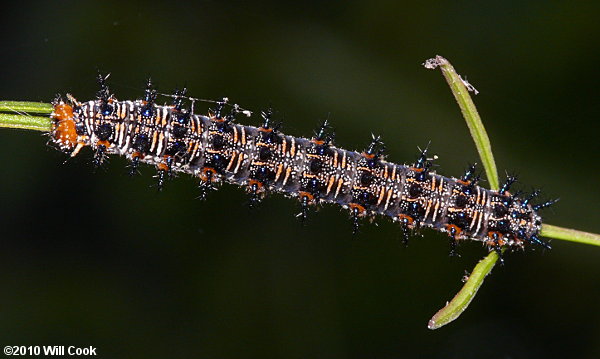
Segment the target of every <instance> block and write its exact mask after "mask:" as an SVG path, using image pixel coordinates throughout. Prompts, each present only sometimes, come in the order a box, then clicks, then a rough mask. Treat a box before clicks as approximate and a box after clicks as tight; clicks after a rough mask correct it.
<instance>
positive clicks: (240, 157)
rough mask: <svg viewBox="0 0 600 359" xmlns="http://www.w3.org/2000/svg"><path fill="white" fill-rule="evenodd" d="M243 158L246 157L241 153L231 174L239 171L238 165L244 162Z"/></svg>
mask: <svg viewBox="0 0 600 359" xmlns="http://www.w3.org/2000/svg"><path fill="white" fill-rule="evenodd" d="M245 157H246V155H245V154H244V153H243V152H242V153H240V155H239V156H238V163H237V165H236V166H235V170H234V171H233V173H237V172H238V171H239V170H240V165H241V164H242V161H243V160H244V158H245Z"/></svg>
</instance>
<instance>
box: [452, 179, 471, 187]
mask: <svg viewBox="0 0 600 359" xmlns="http://www.w3.org/2000/svg"><path fill="white" fill-rule="evenodd" d="M456 182H458V183H460V184H462V185H465V186H469V185H470V184H471V181H463V180H456Z"/></svg>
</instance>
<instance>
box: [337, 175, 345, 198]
mask: <svg viewBox="0 0 600 359" xmlns="http://www.w3.org/2000/svg"><path fill="white" fill-rule="evenodd" d="M343 184H344V180H343V179H341V178H340V179H339V180H338V185H337V188H336V189H335V197H336V198H337V196H338V195H339V194H340V189H341V188H342V185H343Z"/></svg>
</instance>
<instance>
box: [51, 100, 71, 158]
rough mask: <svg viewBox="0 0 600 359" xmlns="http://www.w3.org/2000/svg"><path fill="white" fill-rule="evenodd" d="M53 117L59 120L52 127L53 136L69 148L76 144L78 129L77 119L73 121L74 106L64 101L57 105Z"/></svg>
mask: <svg viewBox="0 0 600 359" xmlns="http://www.w3.org/2000/svg"><path fill="white" fill-rule="evenodd" d="M51 117H52V118H53V119H55V120H57V121H55V122H54V128H53V129H52V135H53V137H54V138H55V139H57V140H58V141H59V142H60V144H61V145H63V146H65V147H67V148H72V147H73V146H75V145H76V144H77V131H76V130H75V121H73V107H72V106H70V105H67V104H64V103H60V104H58V105H55V106H54V112H52V115H51Z"/></svg>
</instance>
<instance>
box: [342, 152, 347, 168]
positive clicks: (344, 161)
mask: <svg viewBox="0 0 600 359" xmlns="http://www.w3.org/2000/svg"><path fill="white" fill-rule="evenodd" d="M344 167H346V151H344V154H343V155H342V168H344Z"/></svg>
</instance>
